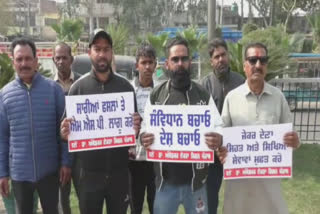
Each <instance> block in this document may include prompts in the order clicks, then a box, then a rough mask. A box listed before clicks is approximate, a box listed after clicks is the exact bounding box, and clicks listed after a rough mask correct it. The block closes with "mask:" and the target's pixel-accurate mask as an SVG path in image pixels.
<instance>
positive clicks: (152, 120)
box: [144, 101, 221, 163]
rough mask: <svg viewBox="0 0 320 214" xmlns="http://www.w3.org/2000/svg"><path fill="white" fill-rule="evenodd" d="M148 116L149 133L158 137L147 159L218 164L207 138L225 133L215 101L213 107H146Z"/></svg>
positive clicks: (148, 152)
mask: <svg viewBox="0 0 320 214" xmlns="http://www.w3.org/2000/svg"><path fill="white" fill-rule="evenodd" d="M144 117H145V123H146V132H148V133H153V134H154V136H155V140H154V143H153V144H152V146H151V149H149V150H148V151H147V160H149V161H163V162H203V163H206V162H207V163H212V162H213V161H214V152H213V151H212V150H210V149H209V148H208V146H207V145H206V143H205V136H204V134H205V133H208V132H217V131H219V128H220V132H221V118H220V115H219V113H218V111H217V108H216V106H215V104H214V102H213V101H212V102H210V104H209V105H146V108H145V112H144ZM217 121H218V122H217Z"/></svg>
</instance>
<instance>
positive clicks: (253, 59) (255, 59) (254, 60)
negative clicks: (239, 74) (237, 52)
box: [246, 56, 269, 65]
mask: <svg viewBox="0 0 320 214" xmlns="http://www.w3.org/2000/svg"><path fill="white" fill-rule="evenodd" d="M246 60H247V61H248V62H249V63H250V65H255V64H257V62H258V60H259V61H260V64H261V65H266V64H267V63H268V60H269V57H267V56H262V57H258V56H249V57H247V58H246Z"/></svg>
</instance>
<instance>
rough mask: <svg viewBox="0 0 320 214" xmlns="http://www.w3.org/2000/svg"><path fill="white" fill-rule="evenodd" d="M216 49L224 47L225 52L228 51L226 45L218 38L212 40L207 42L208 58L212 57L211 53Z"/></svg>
mask: <svg viewBox="0 0 320 214" xmlns="http://www.w3.org/2000/svg"><path fill="white" fill-rule="evenodd" d="M218 47H224V49H226V51H228V45H227V43H226V42H225V41H224V40H223V39H220V38H216V39H213V40H211V41H210V42H209V44H208V52H209V56H210V57H212V54H213V52H214V51H215V50H216V49H217V48H218Z"/></svg>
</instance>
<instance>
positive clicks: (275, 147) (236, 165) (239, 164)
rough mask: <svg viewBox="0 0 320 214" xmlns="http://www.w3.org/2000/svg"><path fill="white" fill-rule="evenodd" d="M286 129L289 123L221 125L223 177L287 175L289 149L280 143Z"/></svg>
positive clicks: (288, 174)
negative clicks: (226, 151) (227, 126)
mask: <svg viewBox="0 0 320 214" xmlns="http://www.w3.org/2000/svg"><path fill="white" fill-rule="evenodd" d="M289 131H292V124H291V123H286V124H276V125H259V126H242V127H231V128H224V129H223V145H224V146H226V147H227V149H228V156H227V160H226V163H225V164H224V179H226V180H227V179H239V178H275V177H282V178H284V177H291V176H292V148H290V147H287V146H286V145H285V144H284V143H283V136H284V134H285V133H286V132H289Z"/></svg>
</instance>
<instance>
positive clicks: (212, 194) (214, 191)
mask: <svg viewBox="0 0 320 214" xmlns="http://www.w3.org/2000/svg"><path fill="white" fill-rule="evenodd" d="M222 177H223V166H222V164H221V163H214V164H210V166H209V171H208V178H207V192H208V202H209V204H208V209H209V212H208V213H209V214H217V212H218V204H219V190H220V187H221V182H222Z"/></svg>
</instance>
